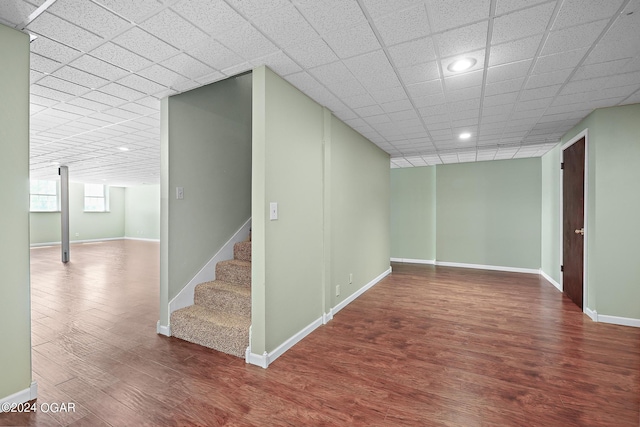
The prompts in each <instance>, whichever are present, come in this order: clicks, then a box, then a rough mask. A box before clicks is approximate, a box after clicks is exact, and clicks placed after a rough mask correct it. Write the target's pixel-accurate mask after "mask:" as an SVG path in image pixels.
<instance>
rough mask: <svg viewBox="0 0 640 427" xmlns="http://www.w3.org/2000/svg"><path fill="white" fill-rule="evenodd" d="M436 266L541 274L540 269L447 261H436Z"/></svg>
mask: <svg viewBox="0 0 640 427" xmlns="http://www.w3.org/2000/svg"><path fill="white" fill-rule="evenodd" d="M436 265H439V266H442V267H459V268H475V269H478V270H493V271H506V272H509V273H526V274H540V269H538V268H520V267H503V266H499V265H484V264H465V263H461V262H446V261H436Z"/></svg>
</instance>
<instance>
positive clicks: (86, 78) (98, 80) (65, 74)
mask: <svg viewBox="0 0 640 427" xmlns="http://www.w3.org/2000/svg"><path fill="white" fill-rule="evenodd" d="M53 75H54V76H56V77H59V78H61V79H64V80H66V81H69V82H74V83H77V84H80V85H82V86H86V87H88V88H96V87H99V86H102V85H105V84H107V83H109V80H107V79H103V78H102V77H98V76H96V75H94V74H90V73H87V72H84V71H82V70H79V69H77V68H73V67H69V66H65V67H62V68H61V69H59V70H58V71H56V72H55V73H53Z"/></svg>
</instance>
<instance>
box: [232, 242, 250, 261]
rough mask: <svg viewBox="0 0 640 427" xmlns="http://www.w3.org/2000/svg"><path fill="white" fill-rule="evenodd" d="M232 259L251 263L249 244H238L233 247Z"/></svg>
mask: <svg viewBox="0 0 640 427" xmlns="http://www.w3.org/2000/svg"><path fill="white" fill-rule="evenodd" d="M233 258H234V259H239V260H242V261H249V262H251V242H239V243H236V244H235V245H234V246H233Z"/></svg>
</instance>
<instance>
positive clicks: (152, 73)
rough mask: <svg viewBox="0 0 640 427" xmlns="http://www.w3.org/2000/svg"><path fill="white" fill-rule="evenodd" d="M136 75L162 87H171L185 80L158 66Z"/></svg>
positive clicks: (181, 76) (179, 75)
mask: <svg viewBox="0 0 640 427" xmlns="http://www.w3.org/2000/svg"><path fill="white" fill-rule="evenodd" d="M137 74H138V75H140V76H142V77H146V78H147V79H149V80H152V81H154V82H156V83H159V84H161V85H163V86H172V85H175V84H177V83H180V82H183V81H184V80H186V77H184V76H183V75H181V74H178V73H176V72H174V71H171V70H169V69H167V68H165V67H163V66H161V65H158V64H155V65H152V66H151V67H149V68H145V69H144V70H141V71H138V73H137Z"/></svg>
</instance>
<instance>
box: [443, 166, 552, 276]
mask: <svg viewBox="0 0 640 427" xmlns="http://www.w3.org/2000/svg"><path fill="white" fill-rule="evenodd" d="M436 178H437V179H436V181H437V182H436V234H437V235H436V248H437V260H438V261H445V262H457V263H468V264H482V265H493V266H502V267H516V268H531V269H538V268H540V227H541V172H540V158H531V159H518V160H506V161H504V160H501V161H492V162H476V163H460V164H452V165H442V166H438V167H437V168H436Z"/></svg>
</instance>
